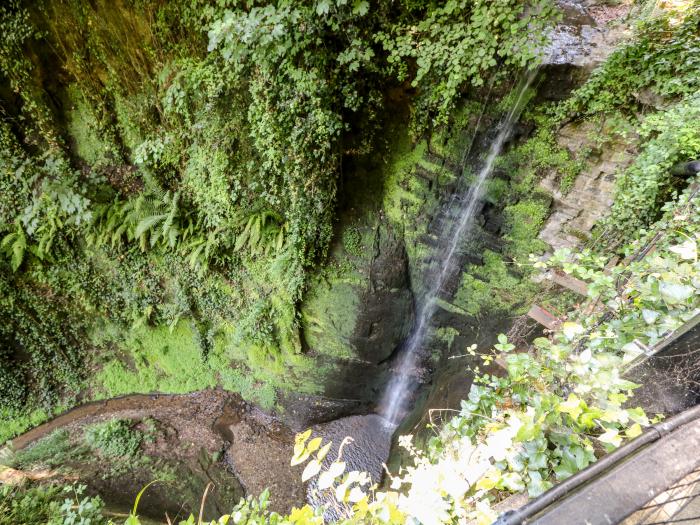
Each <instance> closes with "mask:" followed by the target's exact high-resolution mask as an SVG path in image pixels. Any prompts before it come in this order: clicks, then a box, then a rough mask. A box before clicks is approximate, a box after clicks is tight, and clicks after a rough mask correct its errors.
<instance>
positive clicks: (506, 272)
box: [453, 250, 538, 317]
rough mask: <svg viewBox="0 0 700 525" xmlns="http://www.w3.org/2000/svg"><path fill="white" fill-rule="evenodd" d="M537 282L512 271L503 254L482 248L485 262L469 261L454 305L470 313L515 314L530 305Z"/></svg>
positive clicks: (479, 314) (475, 314) (474, 314)
mask: <svg viewBox="0 0 700 525" xmlns="http://www.w3.org/2000/svg"><path fill="white" fill-rule="evenodd" d="M537 289H538V286H537V285H536V284H535V283H533V282H531V281H530V280H529V279H528V278H527V275H519V274H515V273H513V272H511V270H510V268H509V265H508V264H507V263H506V261H505V260H504V259H503V257H502V256H501V255H499V254H497V253H495V252H492V251H490V250H486V251H485V252H484V264H483V266H479V265H470V266H469V267H468V268H467V269H466V271H465V273H464V274H463V275H462V281H461V283H460V287H459V289H458V290H457V293H456V294H455V298H454V301H453V302H454V304H455V306H457V307H459V308H461V309H463V310H464V311H466V312H467V313H469V314H470V315H473V316H477V317H478V316H483V315H487V314H488V315H509V316H513V315H518V314H521V313H524V312H525V311H526V310H527V308H529V303H530V301H531V300H532V297H533V296H534V294H535V293H536V291H537Z"/></svg>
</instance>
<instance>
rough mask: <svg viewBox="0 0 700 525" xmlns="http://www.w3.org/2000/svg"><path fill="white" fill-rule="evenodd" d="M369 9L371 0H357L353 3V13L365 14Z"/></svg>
mask: <svg viewBox="0 0 700 525" xmlns="http://www.w3.org/2000/svg"><path fill="white" fill-rule="evenodd" d="M368 11H369V2H367V1H366V0H355V2H354V3H353V5H352V14H354V15H359V16H365V15H366V14H367V12H368Z"/></svg>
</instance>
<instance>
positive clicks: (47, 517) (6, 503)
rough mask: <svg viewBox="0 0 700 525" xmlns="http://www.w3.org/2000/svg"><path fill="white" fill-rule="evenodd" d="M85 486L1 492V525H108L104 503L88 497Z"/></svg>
mask: <svg viewBox="0 0 700 525" xmlns="http://www.w3.org/2000/svg"><path fill="white" fill-rule="evenodd" d="M85 489H86V487H85V485H65V486H60V485H36V486H31V485H30V486H27V485H20V486H12V485H4V486H3V487H2V488H0V524H1V525H34V524H38V523H42V524H46V525H106V524H107V521H108V520H107V519H106V518H105V517H104V516H103V514H102V509H103V507H104V503H103V502H102V500H101V499H100V498H99V497H88V496H84V495H83V494H84V492H85Z"/></svg>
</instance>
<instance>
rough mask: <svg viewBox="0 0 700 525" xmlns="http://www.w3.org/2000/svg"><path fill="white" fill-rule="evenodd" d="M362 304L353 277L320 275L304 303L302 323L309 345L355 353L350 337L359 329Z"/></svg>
mask: <svg viewBox="0 0 700 525" xmlns="http://www.w3.org/2000/svg"><path fill="white" fill-rule="evenodd" d="M359 307H360V297H359V295H358V290H357V286H356V282H355V281H354V280H353V279H352V277H350V278H348V277H332V278H331V280H328V281H326V280H325V279H318V280H317V281H315V282H314V283H312V285H311V288H310V289H309V291H308V292H307V295H306V298H305V300H304V304H303V307H302V312H301V314H302V326H303V330H304V336H305V337H306V342H307V343H308V345H309V346H310V347H311V348H313V349H317V351H319V352H323V353H324V354H325V355H328V356H332V357H336V358H340V359H352V358H354V357H355V354H354V351H353V347H352V346H351V345H350V343H349V339H350V337H351V336H352V334H353V332H354V330H355V321H356V319H357V315H358V312H359Z"/></svg>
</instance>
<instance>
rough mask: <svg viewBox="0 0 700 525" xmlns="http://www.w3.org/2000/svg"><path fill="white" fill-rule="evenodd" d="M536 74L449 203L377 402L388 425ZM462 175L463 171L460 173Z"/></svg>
mask: <svg viewBox="0 0 700 525" xmlns="http://www.w3.org/2000/svg"><path fill="white" fill-rule="evenodd" d="M535 75H536V70H532V71H530V72H528V73H527V74H526V75H525V78H524V79H523V80H522V81H521V82H519V83H518V85H517V86H516V87H515V89H514V95H515V97H514V102H513V105H512V107H511V109H510V111H509V112H508V113H507V114H506V115H505V116H504V117H503V118H502V119H501V120H500V122H499V123H498V124H497V126H496V129H495V130H494V132H495V137H494V138H493V140H492V141H491V143H490V146H489V149H488V154H487V155H486V158H485V159H484V161H483V164H482V165H481V168H480V170H479V171H478V173H477V175H476V179H475V180H474V181H473V183H472V184H471V185H470V187H469V189H468V190H467V192H466V194H464V195H463V196H460V195H456V196H455V198H453V199H452V200H451V201H450V203H449V205H448V209H447V210H446V211H447V216H448V217H457V220H456V221H455V222H454V223H450V222H447V224H446V225H445V226H444V227H443V231H441V232H439V233H440V238H441V243H440V247H439V248H438V251H437V254H436V256H435V257H433V259H432V261H433V262H432V263H431V265H430V267H429V270H428V273H427V284H426V290H427V291H426V293H425V296H424V298H423V301H422V305H421V306H420V308H419V310H418V315H417V316H416V322H415V325H414V329H413V332H412V333H411V335H410V336H409V338H408V339H407V340H406V342H405V344H404V346H403V348H402V350H401V353H400V355H399V358H398V362H397V363H396V365H395V367H394V374H393V376H392V378H391V379H390V380H389V382H388V384H387V387H386V390H385V391H384V395H383V397H382V399H381V401H380V403H379V413H380V414H381V415H382V416H383V417H384V418H385V419H386V420H387V421H388V422H389V423H391V424H392V425H398V424H399V423H400V422H401V420H402V419H403V417H404V416H405V414H406V412H407V410H409V409H410V399H411V398H412V392H413V391H414V390H415V388H416V380H415V371H416V369H417V368H418V367H419V366H420V364H421V363H420V362H421V360H422V358H421V356H422V351H423V348H424V346H425V341H426V338H427V336H428V334H429V327H430V322H431V320H432V318H433V316H434V315H435V312H436V310H437V306H438V299H439V297H440V293H441V292H442V289H443V286H444V285H445V283H446V282H447V281H448V278H449V276H450V275H451V274H452V272H453V271H454V267H455V265H456V263H457V262H458V259H459V257H458V255H459V249H458V248H459V247H460V245H462V243H463V242H464V240H465V238H466V236H467V234H468V233H469V231H470V230H471V227H472V225H473V223H474V218H475V216H476V214H477V212H478V211H479V209H480V208H479V203H480V202H481V199H482V197H483V193H484V184H485V182H486V180H487V179H488V178H489V176H490V175H491V173H492V172H493V168H494V163H495V161H496V158H497V157H498V156H499V155H500V154H501V151H502V150H503V146H504V145H505V143H506V141H507V140H508V138H509V137H510V135H511V133H512V131H513V127H514V126H515V124H516V122H517V121H518V118H519V117H520V112H521V111H522V108H523V106H524V101H525V94H526V93H527V89H528V87H529V86H530V84H531V83H532V80H533V79H534V77H535ZM463 175H464V173H463Z"/></svg>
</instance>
